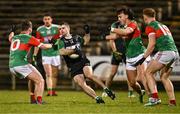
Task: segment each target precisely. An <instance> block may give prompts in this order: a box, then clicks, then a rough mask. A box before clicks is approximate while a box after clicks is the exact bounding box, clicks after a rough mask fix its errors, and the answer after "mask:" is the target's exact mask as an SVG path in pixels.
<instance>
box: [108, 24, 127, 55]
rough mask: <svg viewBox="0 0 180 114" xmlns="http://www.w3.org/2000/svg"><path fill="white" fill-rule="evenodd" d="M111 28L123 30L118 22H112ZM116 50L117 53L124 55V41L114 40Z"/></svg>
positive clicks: (120, 39) (121, 39)
mask: <svg viewBox="0 0 180 114" xmlns="http://www.w3.org/2000/svg"><path fill="white" fill-rule="evenodd" d="M111 27H112V28H124V26H123V25H122V24H121V23H120V22H118V21H117V22H114V23H113V24H112V25H111ZM114 42H115V45H116V49H117V51H118V52H121V53H125V52H126V47H125V40H124V39H123V38H117V39H115V40H114Z"/></svg>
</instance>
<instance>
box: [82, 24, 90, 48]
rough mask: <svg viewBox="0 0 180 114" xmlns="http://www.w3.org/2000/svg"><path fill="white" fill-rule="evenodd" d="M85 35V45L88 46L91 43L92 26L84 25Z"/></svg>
mask: <svg viewBox="0 0 180 114" xmlns="http://www.w3.org/2000/svg"><path fill="white" fill-rule="evenodd" d="M83 29H84V32H85V35H84V37H83V39H84V45H87V44H88V43H89V41H90V26H89V25H84V27H83Z"/></svg>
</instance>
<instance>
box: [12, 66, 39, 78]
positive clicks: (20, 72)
mask: <svg viewBox="0 0 180 114" xmlns="http://www.w3.org/2000/svg"><path fill="white" fill-rule="evenodd" d="M34 69H36V68H35V67H34V66H33V65H31V64H27V65H23V66H17V67H13V68H10V72H11V73H12V74H13V75H15V76H16V77H18V78H20V79H23V78H26V77H27V76H28V75H29V74H30V73H31V72H33V70H34Z"/></svg>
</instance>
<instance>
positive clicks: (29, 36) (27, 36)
mask: <svg viewBox="0 0 180 114" xmlns="http://www.w3.org/2000/svg"><path fill="white" fill-rule="evenodd" d="M19 36H20V37H26V38H31V37H32V35H29V34H19Z"/></svg>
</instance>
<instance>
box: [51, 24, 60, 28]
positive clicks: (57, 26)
mask: <svg viewBox="0 0 180 114" xmlns="http://www.w3.org/2000/svg"><path fill="white" fill-rule="evenodd" d="M51 26H52V27H55V28H59V27H60V26H59V25H57V24H52V25H51Z"/></svg>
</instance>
